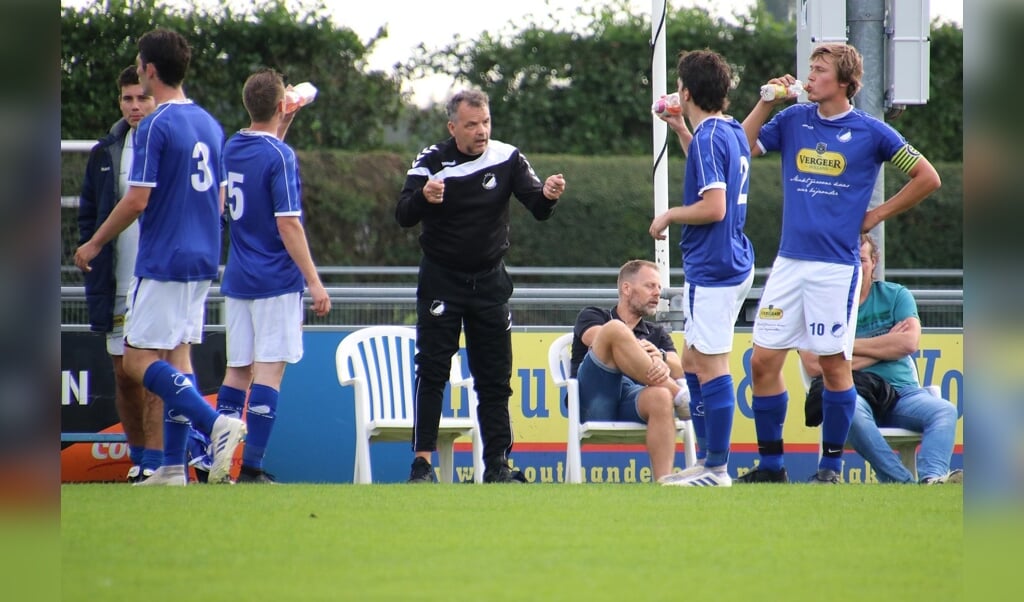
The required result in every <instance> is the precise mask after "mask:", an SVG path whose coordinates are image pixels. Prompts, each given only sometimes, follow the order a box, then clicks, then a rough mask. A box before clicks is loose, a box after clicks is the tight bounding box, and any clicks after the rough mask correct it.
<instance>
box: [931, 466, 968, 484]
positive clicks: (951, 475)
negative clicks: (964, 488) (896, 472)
mask: <svg viewBox="0 0 1024 602" xmlns="http://www.w3.org/2000/svg"><path fill="white" fill-rule="evenodd" d="M963 482H964V471H963V469H962V468H957V469H956V470H951V471H949V472H947V473H946V474H944V475H940V476H937V477H925V478H923V479H921V484H922V485H942V484H943V483H963Z"/></svg>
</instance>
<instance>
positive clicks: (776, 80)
mask: <svg viewBox="0 0 1024 602" xmlns="http://www.w3.org/2000/svg"><path fill="white" fill-rule="evenodd" d="M794 82H796V78H795V77H793V76H792V75H789V74H788V73H787V74H786V75H783V76H782V77H773V78H772V79H770V80H768V82H767V83H769V84H780V85H783V86H786V87H789V86H790V85H792V84H793V83H794ZM796 97H797V95H796V94H793V95H790V96H787V97H785V98H779V99H776V100H772V101H767V100H763V99H759V100H758V101H757V104H756V105H754V108H753V109H750V113H748V114H747V118H746V119H744V120H743V133H745V134H746V135H747V143H748V144H749V145H750V156H751V157H760V156H761V155H763V154H764V153H762V152H761V148H760V147H759V146H757V137H758V135H760V134H761V126H763V125H764V124H765V122H766V121H768V118H769V117H771V115H772V108H773V107H775V105H777V104H781V103H786V102H792V101H793V100H796Z"/></svg>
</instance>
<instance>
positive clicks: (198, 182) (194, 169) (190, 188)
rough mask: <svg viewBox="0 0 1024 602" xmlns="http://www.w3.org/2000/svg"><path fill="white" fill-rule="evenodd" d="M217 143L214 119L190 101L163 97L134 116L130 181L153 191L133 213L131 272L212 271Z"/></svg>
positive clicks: (190, 276) (219, 135)
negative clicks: (135, 242) (135, 243)
mask: <svg viewBox="0 0 1024 602" xmlns="http://www.w3.org/2000/svg"><path fill="white" fill-rule="evenodd" d="M223 145H224V130H223V129H222V128H221V127H220V124H219V123H217V121H216V120H215V119H214V118H213V117H211V116H210V114H209V113H207V112H206V111H205V110H203V109H202V108H201V107H199V106H198V105H196V104H194V103H193V102H192V101H190V100H185V101H170V102H165V103H163V104H161V105H160V106H158V107H157V108H156V110H155V111H153V112H152V113H150V114H149V115H148V116H146V117H145V118H144V119H143V120H142V121H141V122H140V123H139V127H138V130H137V131H136V133H135V156H134V158H133V160H132V171H131V177H130V178H129V179H128V185H129V186H143V187H148V188H152V191H151V192H150V195H149V204H148V205H147V206H146V209H145V211H143V212H142V216H141V217H140V218H139V254H138V258H137V260H136V262H135V275H136V276H137V277H139V278H152V279H154V280H162V281H177V282H190V281H197V280H213V279H214V278H216V277H217V268H218V266H219V264H220V185H221V182H222V181H223V178H221V177H220V169H221V167H220V166H221V162H220V153H221V147H222V146H223Z"/></svg>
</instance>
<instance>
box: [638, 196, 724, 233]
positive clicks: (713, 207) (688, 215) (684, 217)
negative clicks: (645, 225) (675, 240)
mask: <svg viewBox="0 0 1024 602" xmlns="http://www.w3.org/2000/svg"><path fill="white" fill-rule="evenodd" d="M725 210H726V203H725V189H724V188H709V189H707V190H705V191H704V196H702V197H701V199H700V200H699V201H697V202H696V203H694V204H692V205H683V206H681V207H672V208H671V209H669V210H668V211H666V212H665V213H662V214H661V215H659V216H658V217H656V218H654V220H653V221H652V222H651V227H650V228H649V229H648V233H649V234H650V235H651V237H652V238H655V239H657V240H664V239H665V237H666V234H665V230H666V229H667V228H668V227H669V225H671V224H691V225H698V226H699V225H702V224H713V223H715V222H720V221H722V220H723V219H725Z"/></svg>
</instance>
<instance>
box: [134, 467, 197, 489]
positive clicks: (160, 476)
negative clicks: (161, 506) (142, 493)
mask: <svg viewBox="0 0 1024 602" xmlns="http://www.w3.org/2000/svg"><path fill="white" fill-rule="evenodd" d="M143 473H145V471H143ZM187 482H188V480H187V479H186V477H185V466H184V465H182V464H178V465H176V466H161V467H160V468H157V469H156V470H155V471H153V473H152V474H151V475H149V476H148V477H147V478H144V479H140V480H139V481H136V482H135V483H133V484H132V487H153V486H158V485H166V486H168V487H184V486H185V484H186V483H187Z"/></svg>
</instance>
